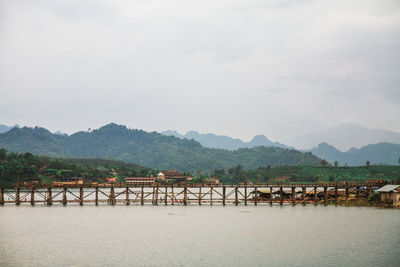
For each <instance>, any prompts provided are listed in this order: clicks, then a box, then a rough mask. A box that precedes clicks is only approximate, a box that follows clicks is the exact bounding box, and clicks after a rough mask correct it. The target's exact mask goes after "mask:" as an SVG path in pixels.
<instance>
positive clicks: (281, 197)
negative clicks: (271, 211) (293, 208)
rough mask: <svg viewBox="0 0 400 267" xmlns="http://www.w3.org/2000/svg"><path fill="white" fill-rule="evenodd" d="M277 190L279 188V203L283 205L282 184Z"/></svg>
mask: <svg viewBox="0 0 400 267" xmlns="http://www.w3.org/2000/svg"><path fill="white" fill-rule="evenodd" d="M279 190H280V194H281V195H280V199H279V204H280V205H283V189H282V186H281V187H280V188H279Z"/></svg>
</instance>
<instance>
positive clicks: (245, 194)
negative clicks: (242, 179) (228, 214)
mask: <svg viewBox="0 0 400 267" xmlns="http://www.w3.org/2000/svg"><path fill="white" fill-rule="evenodd" d="M244 205H246V206H247V185H246V186H245V187H244Z"/></svg>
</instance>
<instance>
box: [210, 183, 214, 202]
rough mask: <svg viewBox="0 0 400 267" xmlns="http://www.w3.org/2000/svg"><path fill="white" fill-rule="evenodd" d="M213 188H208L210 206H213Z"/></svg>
mask: <svg viewBox="0 0 400 267" xmlns="http://www.w3.org/2000/svg"><path fill="white" fill-rule="evenodd" d="M213 190H214V189H213V187H212V186H211V187H210V205H211V206H212V204H213Z"/></svg>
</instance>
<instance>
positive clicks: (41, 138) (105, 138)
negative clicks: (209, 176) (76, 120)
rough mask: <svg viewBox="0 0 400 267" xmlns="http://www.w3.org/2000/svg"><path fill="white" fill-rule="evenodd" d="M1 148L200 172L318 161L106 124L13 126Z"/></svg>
mask: <svg viewBox="0 0 400 267" xmlns="http://www.w3.org/2000/svg"><path fill="white" fill-rule="evenodd" d="M0 147H4V148H6V149H7V150H11V151H18V152H31V153H34V154H39V155H47V156H52V157H75V158H106V159H116V160H122V161H126V162H131V163H136V164H139V165H142V166H147V167H150V168H154V169H172V168H174V169H177V170H180V171H196V170H199V169H201V170H206V171H212V170H214V169H221V168H229V167H231V166H235V165H238V164H241V165H242V166H243V167H244V168H246V169H254V168H258V167H260V166H267V165H271V166H280V165H308V166H310V165H311V166H313V165H314V166H316V165H319V164H320V161H321V160H320V159H319V158H318V157H316V156H314V155H312V154H311V153H302V152H300V151H297V150H290V149H283V148H277V147H255V148H251V149H249V148H244V149H239V150H235V151H228V150H223V149H211V148H205V147H203V146H201V145H200V144H199V143H198V142H196V141H194V140H187V139H179V138H176V137H173V136H164V135H162V134H159V133H156V132H151V133H149V132H145V131H142V130H135V129H127V128H126V127H125V126H121V125H116V124H108V125H106V126H103V127H101V128H100V129H97V130H94V131H91V132H78V133H75V134H73V135H70V136H63V135H57V134H52V133H50V132H49V131H48V130H46V129H44V128H38V127H36V128H27V127H24V128H21V129H18V128H14V129H12V130H10V131H8V132H6V133H4V134H0Z"/></svg>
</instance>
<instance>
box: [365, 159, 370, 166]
mask: <svg viewBox="0 0 400 267" xmlns="http://www.w3.org/2000/svg"><path fill="white" fill-rule="evenodd" d="M366 165H367V168H369V165H370V162H369V160H367V162H366Z"/></svg>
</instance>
